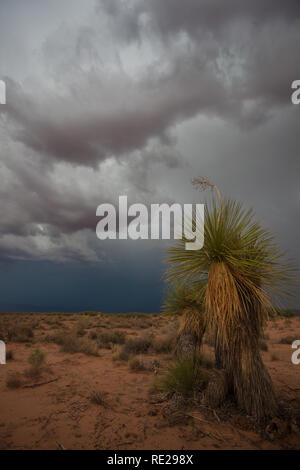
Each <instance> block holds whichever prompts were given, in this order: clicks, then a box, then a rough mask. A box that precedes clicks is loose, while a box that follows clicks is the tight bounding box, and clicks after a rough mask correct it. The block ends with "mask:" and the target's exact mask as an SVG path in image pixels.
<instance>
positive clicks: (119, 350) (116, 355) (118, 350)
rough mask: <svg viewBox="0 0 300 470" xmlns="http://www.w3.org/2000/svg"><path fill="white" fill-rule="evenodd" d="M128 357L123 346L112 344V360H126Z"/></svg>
mask: <svg viewBox="0 0 300 470" xmlns="http://www.w3.org/2000/svg"><path fill="white" fill-rule="evenodd" d="M129 358H130V355H129V354H128V353H127V352H126V351H124V348H123V347H121V346H120V345H114V346H113V353H112V360H113V361H125V362H127V361H128V360H129Z"/></svg>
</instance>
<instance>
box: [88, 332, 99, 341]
mask: <svg viewBox="0 0 300 470" xmlns="http://www.w3.org/2000/svg"><path fill="white" fill-rule="evenodd" d="M97 337H98V335H97V332H96V331H90V332H89V338H90V339H92V340H95V339H97Z"/></svg>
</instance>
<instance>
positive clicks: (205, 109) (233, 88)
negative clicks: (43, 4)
mask: <svg viewBox="0 0 300 470" xmlns="http://www.w3.org/2000/svg"><path fill="white" fill-rule="evenodd" d="M14 3H15V2H14ZM34 3H35V2H33V3H32V2H29V3H28V9H29V10H30V8H32V12H36V6H35V5H34ZM77 3H78V2H76V7H74V10H76V8H79V6H78V5H77ZM66 4H67V2H66V1H64V8H65V6H66ZM72 5H73V4H72V3H71V1H70V6H69V9H72ZM96 5H97V7H96V10H95V11H94V10H91V11H89V15H86V17H84V19H82V12H81V11H80V14H79V16H78V19H77V21H72V22H71V23H63V24H61V20H60V12H61V10H60V7H59V2H56V3H55V5H54V7H53V12H52V13H53V15H52V18H51V21H52V23H53V27H51V28H48V29H47V34H46V35H45V37H43V35H42V32H41V31H40V29H39V28H38V24H37V22H38V20H35V16H34V15H29V12H27V16H26V18H27V23H26V21H24V22H22V35H20V36H19V37H18V30H17V28H14V35H13V38H11V39H12V40H11V41H10V40H9V39H10V38H8V40H7V35H9V30H8V29H7V28H6V29H5V35H6V36H5V38H2V37H1V30H0V40H2V41H3V42H4V41H5V44H7V46H6V48H7V51H8V52H7V57H9V60H8V61H7V63H8V65H7V66H6V68H5V75H6V81H7V93H8V100H7V106H6V110H5V116H3V121H1V128H0V138H1V148H0V152H1V161H2V167H1V172H2V175H3V182H2V184H1V186H0V195H1V201H0V208H1V214H2V217H1V221H0V233H1V234H2V238H1V239H0V256H2V257H4V256H5V253H6V256H8V257H10V258H18V259H20V258H22V256H23V258H25V259H28V258H35V259H38V258H39V257H41V258H43V257H47V256H48V257H49V259H51V260H52V259H55V258H62V259H66V260H68V259H70V258H75V259H76V257H78V258H80V259H83V258H85V259H88V260H94V259H99V258H101V257H102V256H103V253H101V252H98V249H97V247H96V245H95V243H93V241H92V240H93V238H92V236H94V234H92V232H91V230H94V228H95V223H96V217H95V210H96V207H97V205H98V204H99V203H101V202H113V203H115V202H116V198H117V195H119V194H128V195H129V196H131V198H132V202H135V201H134V199H135V200H136V201H143V202H147V201H149V200H150V199H151V198H152V200H153V199H154V200H156V201H158V200H159V198H160V201H164V202H167V201H168V200H172V199H174V198H175V197H176V196H177V197H179V196H178V193H179V191H180V189H181V185H180V183H181V182H182V180H183V179H184V178H185V177H186V180H189V179H190V173H189V171H190V172H194V171H195V169H196V170H197V172H198V171H199V173H200V174H201V172H202V168H203V169H205V173H206V174H207V175H208V176H210V177H212V178H214V177H215V178H218V177H220V178H221V176H222V174H223V175H226V184H224V186H225V187H227V188H228V189H231V188H232V186H233V185H235V186H234V187H237V188H238V189H237V193H238V194H241V195H243V194H244V193H243V191H245V185H244V184H242V183H241V184H239V183H236V181H237V180H238V179H240V181H242V180H243V178H247V175H245V174H244V173H243V170H242V166H245V167H247V165H246V163H247V161H251V162H253V161H255V160H254V159H255V156H251V155H249V153H248V152H245V154H247V159H248V160H247V161H244V162H242V159H239V158H238V157H237V155H238V152H239V151H240V148H239V145H241V142H243V137H242V136H243V135H244V134H243V133H245V135H247V136H249V139H255V138H256V136H257V135H260V136H261V134H259V132H260V131H259V126H261V128H263V129H264V127H263V126H270V127H269V129H271V130H270V132H269V134H268V137H267V138H265V140H264V139H263V137H261V148H260V149H259V150H258V152H257V155H260V156H259V157H257V158H261V154H262V152H263V151H264V150H265V151H266V152H272V146H270V141H271V140H272V129H273V132H274V133H276V132H277V131H276V127H274V128H272V119H273V118H274V116H275V117H276V115H277V114H278V113H280V112H283V111H285V110H286V109H288V107H289V106H291V103H290V85H291V82H292V80H294V79H295V78H299V76H298V75H299V70H300V56H299V52H298V47H297V45H298V44H299V42H300V27H299V26H300V3H299V1H281V0H280V1H279V0H272V1H271V0H264V1H258V0H254V1H250V0H249V1H243V0H227V1H226V2H225V1H224V2H222V1H216V0H205V1H204V0H185V1H182V0H140V1H138V0H126V1H125V0H124V1H121V0H101V1H100V0H99V1H98V2H96ZM0 8H4V6H1V7H0ZM6 8H8V6H7V7H6ZM80 8H82V6H81V7H80ZM72 13H74V12H73V11H72ZM55 15H57V18H56V16H55ZM55 18H56V19H55ZM0 21H1V20H0ZM44 21H45V19H44ZM65 21H67V20H65ZM20 25H21V23H20ZM0 26H1V23H0ZM38 29H39V31H38V32H37V30H38ZM2 31H3V29H2ZM24 33H25V34H24ZM26 34H28V36H29V35H32V36H30V37H31V44H34V47H35V50H34V52H33V50H32V49H30V48H29V46H28V45H27V44H26V40H25V36H26ZM35 34H36V37H37V39H36V41H34V39H35ZM26 37H27V36H26ZM2 41H1V42H2ZM23 43H24V44H23ZM16 45H17V46H18V45H19V46H20V51H22V52H18V47H16ZM16 53H17V55H15V54H16ZM21 55H24V57H26V59H28V61H29V59H30V60H32V64H33V66H32V67H31V68H30V66H29V65H28V66H27V67H28V69H26V73H25V72H23V68H24V67H25V65H24V64H25V62H26V61H25V60H23V61H22V60H21V58H20V56H21ZM13 57H17V59H16V60H14V59H13ZM0 58H2V56H1V53H0ZM1 60H2V59H1ZM4 62H5V61H4V60H3V63H4ZM0 63H1V62H0ZM19 63H22V67H21V69H22V70H18V64H19ZM30 63H31V62H30ZM0 72H1V70H0ZM17 72H19V75H18V73H17ZM0 111H1V110H0ZM197 116H198V117H200V118H204V119H205V120H206V121H205V122H207V121H208V120H210V119H211V122H212V128H213V130H212V132H211V134H209V136H208V135H205V133H204V134H203V133H202V134H201V132H199V135H197V142H196V144H195V147H196V151H195V156H194V155H193V156H191V155H192V154H193V152H192V151H191V149H192V147H193V145H194V144H193V145H192V144H191V143H188V144H187V145H186V146H185V148H184V152H183V151H181V152H180V150H179V134H180V128H181V127H182V126H184V125H185V123H187V126H189V122H190V121H192V120H193V119H197ZM216 120H217V121H216ZM220 120H221V121H220ZM216 122H222V123H223V125H224V127H225V128H227V126H233V127H234V128H236V129H237V130H236V132H237V133H236V134H234V135H233V137H232V139H235V142H236V146H233V148H232V153H233V156H231V155H230V154H228V155H227V156H226V158H225V157H223V155H222V152H223V147H224V144H223V141H222V130H218V126H217V124H216ZM214 126H216V127H215V128H216V129H217V130H216V131H214V129H215V128H214ZM282 126H283V133H285V134H286V135H287V132H285V127H284V126H288V124H287V123H284V122H283V123H282ZM216 132H218V135H216ZM256 133H258V134H256ZM200 135H201V137H200ZM290 138H291V139H294V142H295V143H296V147H297V145H298V142H297V141H296V137H295V136H294V137H293V135H291V136H290ZM212 142H216V143H217V144H216V147H215V149H214V150H213V151H212V150H211V148H210V147H209V145H211V146H212ZM248 146H249V147H250V144H249V143H248ZM204 148H207V156H204V157H203V152H204V150H203V149H204ZM270 154H271V153H270ZM182 155H186V158H185V159H184V158H183V156H182ZM293 155H294V153H293ZM206 158H207V161H206V160H205V159H206ZM214 159H215V160H214ZM287 160H288V157H286V159H285V160H280V158H278V159H277V160H276V168H275V167H274V168H272V171H273V172H274V176H276V177H275V178H274V179H275V180H278V178H277V176H278V175H279V174H280V173H282V168H283V166H284V165H285V162H286V161H287ZM205 162H206V163H205ZM268 162H269V160H268ZM231 165H234V172H233V173H232V174H230V173H228V172H227V171H225V170H224V171H222V167H223V166H226V170H227V168H229V167H230V166H231ZM270 165H271V163H270ZM182 168H184V169H187V171H186V172H184V174H183V173H182ZM291 168H293V170H292V171H293V172H294V166H291ZM180 170H181V171H180ZM256 170H257V168H256V166H255V165H254V167H253V173H252V174H253V175H255V172H256ZM264 171H265V172H266V169H264ZM172 172H173V173H172ZM176 172H177V173H176ZM173 174H176V175H177V176H178V175H180V179H179V181H178V184H177V186H176V190H174V188H173V186H174V181H173V180H172V175H173ZM285 174H286V168H285ZM186 175H188V176H186ZM192 176H193V175H192ZM224 178H225V177H224ZM270 187H272V189H271V190H270V191H272V192H274V191H276V189H275V188H274V187H273V185H271V186H270ZM291 191H293V194H294V192H295V190H294V184H293V188H292V189H291ZM265 193H266V189H265V187H264V188H261V189H258V190H257V194H261V195H262V196H263V197H265V196H266V194H265ZM182 197H184V192H183V196H182ZM270 199H271V196H270ZM292 210H294V207H293V209H292ZM265 212H266V213H268V209H267V208H265ZM287 214H290V212H289V209H287ZM286 223H287V225H288V223H290V225H292V218H291V217H289V216H288V215H287V216H286ZM275 225H276V224H275ZM290 230H292V228H291V227H290ZM88 232H89V234H88ZM293 243H294V241H293ZM64 252H65V255H64ZM1 253H2V255H1Z"/></svg>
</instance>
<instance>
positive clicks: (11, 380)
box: [6, 372, 22, 388]
mask: <svg viewBox="0 0 300 470" xmlns="http://www.w3.org/2000/svg"><path fill="white" fill-rule="evenodd" d="M6 386H7V387H8V388H20V387H21V386H22V379H21V374H20V373H18V372H13V373H11V374H9V376H8V377H7V379H6Z"/></svg>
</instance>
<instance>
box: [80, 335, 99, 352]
mask: <svg viewBox="0 0 300 470" xmlns="http://www.w3.org/2000/svg"><path fill="white" fill-rule="evenodd" d="M79 352H82V353H84V354H86V355H87V356H99V353H98V346H97V344H96V343H95V342H94V341H89V340H88V339H82V340H81V341H80V351H79Z"/></svg>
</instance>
